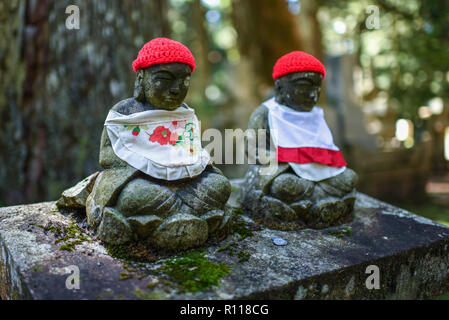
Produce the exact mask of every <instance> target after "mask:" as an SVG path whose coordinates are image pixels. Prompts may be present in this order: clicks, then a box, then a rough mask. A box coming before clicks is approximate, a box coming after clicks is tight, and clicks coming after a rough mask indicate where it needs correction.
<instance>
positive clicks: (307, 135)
mask: <svg viewBox="0 0 449 320" xmlns="http://www.w3.org/2000/svg"><path fill="white" fill-rule="evenodd" d="M263 105H265V106H266V107H267V109H268V123H269V126H270V136H271V138H272V139H273V143H274V145H275V146H276V148H277V152H278V159H279V161H281V162H288V164H289V165H290V167H291V168H292V169H293V171H294V172H295V173H296V174H297V175H298V176H300V177H301V178H304V179H307V180H312V181H321V180H324V179H328V178H330V177H333V176H336V175H338V174H340V173H342V172H343V171H344V170H345V169H346V166H345V164H346V162H345V161H344V159H343V156H342V155H341V153H340V150H339V149H338V147H337V146H336V145H335V144H334V142H333V138H332V133H331V131H330V130H329V127H328V126H327V123H326V120H325V119H324V112H323V109H321V108H320V107H317V106H315V107H313V109H312V110H311V111H309V112H307V111H305V112H302V111H296V110H293V109H291V108H289V107H287V106H284V105H281V104H279V103H277V102H276V101H275V99H274V98H271V99H269V100H267V101H265V102H264V103H263ZM283 159H284V160H283ZM287 159H288V160H287Z"/></svg>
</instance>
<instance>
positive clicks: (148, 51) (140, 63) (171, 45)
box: [133, 38, 195, 72]
mask: <svg viewBox="0 0 449 320" xmlns="http://www.w3.org/2000/svg"><path fill="white" fill-rule="evenodd" d="M170 62H181V63H185V64H188V65H189V66H190V67H191V68H192V72H193V70H195V58H194V57H193V54H192V52H190V50H189V48H187V47H186V46H185V45H183V44H182V43H180V42H178V41H174V40H171V39H168V38H155V39H153V40H151V41H149V42H147V43H145V45H144V46H143V47H142V49H140V51H139V54H138V55H137V59H136V60H134V61H133V69H134V72H137V70H139V69H141V68H146V67H149V66H151V65H153V64H161V63H170Z"/></svg>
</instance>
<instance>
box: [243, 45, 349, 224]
mask: <svg viewBox="0 0 449 320" xmlns="http://www.w3.org/2000/svg"><path fill="white" fill-rule="evenodd" d="M324 76H325V69H324V66H323V64H322V63H321V62H320V61H319V60H318V59H316V58H315V57H313V56H311V55H309V54H307V53H304V52H301V51H294V52H291V53H289V54H286V55H284V56H282V57H281V58H280V59H278V61H277V62H276V64H275V66H274V68H273V79H274V80H275V83H274V85H275V88H274V92H275V93H274V98H271V99H269V100H267V101H265V102H264V103H263V104H262V105H261V106H259V107H258V108H257V109H256V110H255V111H254V112H253V114H252V115H251V117H250V120H249V123H248V128H250V129H255V130H256V132H257V130H258V129H266V130H267V141H266V146H267V147H266V148H267V150H266V152H269V151H270V150H269V146H270V139H272V140H271V142H273V144H274V146H275V147H276V153H277V160H278V168H277V171H276V172H275V173H274V174H273V173H271V174H264V173H263V170H261V169H262V168H263V166H262V165H261V164H260V163H259V162H258V163H257V164H255V165H251V166H250V168H249V170H248V172H247V173H246V175H245V178H244V183H243V184H242V186H243V189H242V205H243V207H244V208H245V209H246V211H247V212H249V213H250V214H251V215H252V216H253V217H254V218H255V220H256V221H258V222H260V223H262V224H265V225H266V226H268V227H270V228H275V229H282V230H293V229H298V228H303V227H312V228H324V227H328V226H332V225H336V224H340V223H344V222H347V221H350V220H351V218H352V217H351V212H352V209H353V205H354V201H355V189H354V187H355V183H356V180H357V175H356V174H355V173H354V171H352V170H351V169H349V168H347V167H346V161H345V160H344V158H343V156H342V154H341V152H340V150H339V149H338V147H337V146H335V144H334V143H333V138H332V133H331V132H330V130H329V128H328V126H327V124H326V121H325V120H324V114H323V109H321V108H320V107H318V106H316V103H317V101H318V98H319V95H320V87H321V82H322V80H323V79H324ZM272 152H273V151H272ZM257 159H258V158H256V160H257Z"/></svg>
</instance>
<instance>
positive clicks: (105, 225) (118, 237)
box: [97, 207, 133, 244]
mask: <svg viewBox="0 0 449 320" xmlns="http://www.w3.org/2000/svg"><path fill="white" fill-rule="evenodd" d="M97 236H98V238H99V239H100V240H102V241H104V242H107V243H111V244H123V243H126V242H129V241H131V240H132V239H133V232H132V229H131V225H130V224H129V222H128V221H127V220H126V218H125V217H124V216H123V215H121V214H120V212H118V211H117V210H116V209H114V208H111V207H105V208H104V210H103V217H102V219H101V223H100V226H99V227H98V231H97Z"/></svg>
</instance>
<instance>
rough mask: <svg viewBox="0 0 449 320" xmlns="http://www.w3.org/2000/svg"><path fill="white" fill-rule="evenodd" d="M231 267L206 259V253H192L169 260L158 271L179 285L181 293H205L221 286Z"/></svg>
mask: <svg viewBox="0 0 449 320" xmlns="http://www.w3.org/2000/svg"><path fill="white" fill-rule="evenodd" d="M229 270H230V267H229V266H228V265H226V264H224V263H216V262H213V261H210V260H209V259H207V258H206V257H205V252H190V253H187V254H185V255H183V256H180V257H177V258H172V259H169V260H167V261H166V262H165V263H164V265H163V266H161V267H160V268H159V269H158V271H159V272H160V273H161V274H163V275H166V276H167V277H168V278H169V279H170V281H172V282H174V283H176V284H177V287H178V289H179V291H180V292H196V291H203V290H206V289H208V288H210V287H212V286H216V285H219V283H220V280H221V278H223V277H224V276H225V275H227V274H228V273H229Z"/></svg>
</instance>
